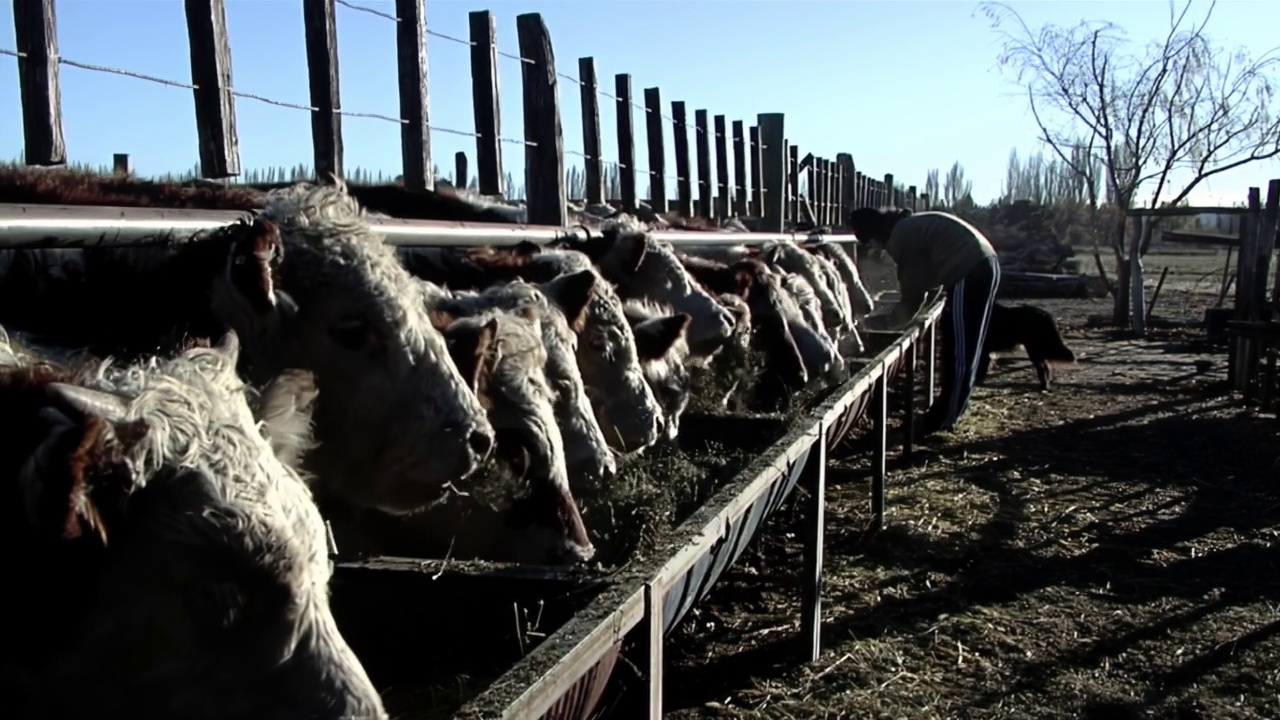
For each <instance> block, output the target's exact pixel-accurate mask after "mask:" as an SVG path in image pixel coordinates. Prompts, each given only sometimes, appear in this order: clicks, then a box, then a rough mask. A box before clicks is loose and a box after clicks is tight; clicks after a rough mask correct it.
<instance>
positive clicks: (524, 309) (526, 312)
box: [515, 305, 538, 323]
mask: <svg viewBox="0 0 1280 720" xmlns="http://www.w3.org/2000/svg"><path fill="white" fill-rule="evenodd" d="M515 316H516V317H518V318H521V319H523V320H527V321H529V322H531V323H533V322H537V321H538V308H537V307H536V306H534V305H522V306H521V307H520V309H518V310H516V311H515Z"/></svg>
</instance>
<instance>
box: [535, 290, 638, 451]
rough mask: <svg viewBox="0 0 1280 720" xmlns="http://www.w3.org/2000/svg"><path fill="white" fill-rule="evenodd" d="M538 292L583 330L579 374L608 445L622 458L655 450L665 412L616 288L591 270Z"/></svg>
mask: <svg viewBox="0 0 1280 720" xmlns="http://www.w3.org/2000/svg"><path fill="white" fill-rule="evenodd" d="M538 288H539V290H541V291H542V293H543V294H544V295H546V296H547V298H548V299H549V300H550V301H551V302H552V304H553V305H555V306H556V307H558V308H560V309H561V310H562V311H564V312H565V313H566V319H568V320H569V321H570V323H571V325H576V326H577V327H579V328H580V331H579V335H578V348H577V358H578V369H579V370H580V371H581V373H582V382H583V384H584V385H585V386H586V391H587V395H588V396H589V397H590V399H591V406H592V408H593V409H594V411H595V415H596V421H597V422H598V423H599V425H600V428H601V430H603V431H604V435H605V438H606V439H607V440H608V442H609V445H610V446H611V447H613V448H614V449H616V450H618V451H620V452H634V451H638V450H642V449H644V448H646V447H648V446H650V445H652V444H653V443H654V442H655V441H656V440H657V439H658V436H659V435H660V434H661V432H662V423H663V417H662V408H661V407H660V406H659V404H658V401H657V400H656V399H655V398H654V396H653V391H652V390H651V389H650V388H649V385H648V384H647V383H646V382H645V380H644V374H643V371H642V370H641V365H640V359H639V357H638V356H637V354H636V343H635V336H634V335H633V334H632V332H631V326H630V325H628V324H627V320H626V316H625V313H624V311H623V307H622V301H621V300H620V299H619V298H618V295H617V294H616V293H615V292H614V290H613V287H612V286H611V285H610V284H609V283H608V282H605V281H604V279H603V278H601V277H600V276H599V275H597V274H596V272H595V270H593V269H591V268H590V267H588V268H586V269H582V270H579V271H577V272H575V273H572V274H566V275H561V276H559V277H557V278H555V279H553V280H550V281H548V282H545V283H542V284H541V285H539V286H538ZM587 288H589V292H590V295H589V300H588V303H587V307H586V312H585V313H580V311H578V310H577V308H578V307H579V305H578V299H579V298H580V293H581V292H582V291H583V290H585V289H587Z"/></svg>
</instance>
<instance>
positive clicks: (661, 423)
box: [653, 415, 667, 438]
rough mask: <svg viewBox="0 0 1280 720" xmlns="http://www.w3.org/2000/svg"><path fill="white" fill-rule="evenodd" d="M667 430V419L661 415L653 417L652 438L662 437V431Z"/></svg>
mask: <svg viewBox="0 0 1280 720" xmlns="http://www.w3.org/2000/svg"><path fill="white" fill-rule="evenodd" d="M666 428H667V419H666V418H665V417H663V416H662V415H654V416H653V436H654V437H655V438H660V437H662V431H663V430H665V429H666Z"/></svg>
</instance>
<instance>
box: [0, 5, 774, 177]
mask: <svg viewBox="0 0 1280 720" xmlns="http://www.w3.org/2000/svg"><path fill="white" fill-rule="evenodd" d="M334 1H335V3H337V4H338V5H341V6H344V7H346V8H349V9H351V10H354V11H356V12H363V13H366V14H369V15H373V16H376V17H379V18H383V19H386V20H390V21H392V22H400V18H399V17H397V16H395V15H393V14H391V13H386V12H383V11H381V10H377V9H375V8H371V7H367V6H364V5H360V4H358V3H354V2H351V0H334ZM425 31H426V33H427V35H430V36H431V37H437V38H440V39H442V40H447V41H449V42H454V43H457V44H459V45H466V46H467V47H474V46H475V45H476V43H474V42H472V41H470V40H466V39H463V38H459V37H454V36H452V35H448V34H446V33H442V32H438V31H435V30H432V29H430V28H426V29H425ZM491 46H492V45H491ZM493 49H494V51H495V54H497V55H500V56H502V57H504V58H508V59H512V60H516V61H518V62H521V63H525V64H530V65H532V64H535V63H534V61H533V60H530V59H529V58H525V57H521V56H520V55H516V54H512V53H508V52H505V51H503V50H500V49H498V48H497V47H493ZM0 55H8V56H10V57H13V58H25V57H27V54H26V53H24V52H19V51H17V50H10V49H8V48H0ZM51 59H52V60H54V61H55V62H57V63H58V64H59V65H67V66H70V67H74V68H79V69H81V70H89V71H92V72H101V73H106V74H110V75H119V76H122V77H130V78H134V79H137V80H145V81H147V82H153V83H157V84H159V85H165V86H168V87H175V88H181V89H185V90H198V89H199V85H195V84H192V83H187V82H181V81H177V80H170V79H168V78H162V77H158V76H155V75H149V74H146V73H140V72H136V71H133V70H126V69H124V68H117V67H111V66H108V65H100V64H96V63H89V62H84V61H80V60H74V59H72V58H68V57H65V56H63V55H61V54H59V55H56V56H53V57H52V58H51ZM556 76H557V77H559V78H562V79H564V80H568V81H570V82H572V83H573V84H575V85H577V86H579V87H586V85H585V83H583V82H582V81H581V80H579V79H578V78H575V77H573V76H571V75H567V74H565V73H563V72H560V71H558V70H557V71H556ZM588 89H589V90H591V91H592V92H594V93H595V94H596V95H599V96H602V97H605V98H608V99H610V100H612V101H614V102H615V103H621V102H622V99H621V98H619V97H617V96H615V95H613V94H611V93H608V92H605V91H603V90H600V89H599V87H598V86H597V87H592V88H588ZM227 92H229V93H230V94H231V95H232V96H234V97H239V98H245V99H248V100H256V101H258V102H261V103H265V104H267V105H273V106H275V107H283V108H289V109H292V110H302V111H305V112H320V109H319V108H317V107H315V106H313V105H309V104H306V105H304V104H301V103H293V102H288V101H285V100H276V99H273V98H268V97H264V96H262V95H258V94H256V93H250V92H245V91H243V90H236V89H234V88H227ZM629 105H630V106H631V107H633V108H638V109H640V110H643V111H645V112H646V113H651V112H653V111H652V110H650V109H649V108H647V107H645V106H643V105H641V104H639V103H636V102H635V101H631V102H630V103H629ZM333 112H334V114H336V115H340V116H344V117H354V118H368V119H373V120H382V121H384V122H390V123H395V124H398V125H404V124H407V123H408V122H409V121H408V120H406V119H404V118H400V117H395V116H391V115H384V114H382V113H374V112H358V111H354V110H342V109H339V108H335V109H334V110H333ZM658 117H660V118H662V119H663V120H666V121H668V122H671V123H673V124H674V123H675V118H673V117H670V116H668V115H664V114H662V113H661V112H660V111H659V112H658ZM684 125H685V127H686V129H687V128H688V127H690V126H689V125H688V123H687V122H686V123H685V124H684ZM426 127H427V129H428V130H431V131H433V132H439V133H443V134H446V135H456V136H460V137H470V138H476V139H484V138H485V136H484V135H482V134H480V133H477V132H475V131H467V130H456V129H454V128H447V127H443V126H439V125H431V124H427V126H426ZM692 127H693V129H694V132H695V133H698V132H702V129H701V128H699V127H697V126H696V125H694V126H692ZM706 134H708V135H710V136H712V137H715V138H720V137H722V135H721V134H720V133H716V132H714V131H712V130H707V131H706ZM496 139H497V141H498V142H500V143H508V144H511V145H522V146H525V147H538V143H536V142H531V141H528V140H523V139H519V138H508V137H502V136H497V137H496ZM725 139H726V140H728V138H727V137H725ZM768 147H769V146H767V145H763V144H760V145H759V148H760V149H761V150H766V149H768ZM564 152H565V153H566V154H569V155H574V156H577V157H581V158H583V159H585V160H599V161H600V162H604V163H609V164H610V165H611V166H613V167H616V168H619V169H622V170H628V169H630V170H632V171H633V172H637V173H644V174H646V175H649V176H650V177H652V176H653V173H652V172H651V171H649V170H648V169H646V168H639V167H629V166H628V165H626V164H625V163H622V162H619V161H616V160H610V159H608V158H604V157H599V158H596V157H592V156H591V155H588V154H586V153H585V152H580V151H577V150H569V149H566V150H564ZM660 177H662V178H663V179H664V180H674V181H676V182H690V183H693V182H696V180H695V178H693V177H689V178H683V177H680V176H679V175H666V174H663V175H661V176H660ZM712 184H716V183H715V182H712ZM747 189H748V190H750V188H747ZM761 191H762V192H768V190H767V189H766V188H761Z"/></svg>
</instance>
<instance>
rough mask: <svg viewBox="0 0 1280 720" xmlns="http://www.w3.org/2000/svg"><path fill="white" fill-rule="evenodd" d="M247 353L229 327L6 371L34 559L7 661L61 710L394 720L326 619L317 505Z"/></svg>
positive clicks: (16, 524) (12, 465)
mask: <svg viewBox="0 0 1280 720" xmlns="http://www.w3.org/2000/svg"><path fill="white" fill-rule="evenodd" d="M236 355H237V348H236V341H235V337H234V335H231V336H228V338H227V339H226V340H224V341H223V342H222V343H221V344H220V345H219V346H217V347H214V348H192V349H190V350H187V351H186V352H184V353H182V354H181V355H180V356H178V357H176V358H172V359H168V360H163V361H160V362H158V363H154V364H146V365H135V366H131V367H126V368H120V369H113V368H105V369H102V370H99V371H98V372H97V373H96V375H95V376H94V377H89V378H87V379H86V378H84V377H81V376H76V375H71V374H68V373H59V372H57V371H53V370H50V369H49V366H47V365H45V366H38V365H37V366H26V367H20V368H16V369H15V368H11V369H8V370H5V371H0V407H2V408H3V409H2V410H0V423H3V424H4V425H5V427H4V428H3V431H4V432H5V433H6V438H11V439H13V440H15V442H13V443H11V444H7V446H6V448H5V450H3V451H0V463H3V464H4V466H5V467H4V468H0V472H4V473H5V476H6V477H9V478H16V482H17V487H16V488H15V489H16V490H17V492H18V494H19V500H20V501H19V502H15V503H10V507H11V508H19V509H20V510H19V512H18V513H16V515H17V516H11V517H9V518H7V520H8V521H9V522H7V523H6V530H5V532H7V533H11V534H21V535H23V536H24V541H23V542H22V543H21V545H20V546H21V547H23V548H24V549H25V550H24V555H25V556H26V559H25V561H24V563H23V564H22V565H21V566H20V575H22V576H26V577H22V576H20V577H18V578H15V581H16V582H19V583H21V586H22V587H23V588H25V592H24V593H22V594H20V596H16V599H17V600H18V601H20V602H21V603H22V604H23V607H22V608H19V609H15V610H13V611H14V612H20V613H21V614H20V615H19V616H18V617H21V623H20V624H17V623H9V624H7V625H9V629H8V630H6V631H5V632H6V633H7V634H8V635H9V637H7V638H5V640H6V641H7V642H5V644H4V645H5V649H6V652H7V653H11V655H10V656H9V658H7V659H6V661H5V662H6V664H8V663H11V662H12V663H16V664H19V665H20V666H22V669H23V670H24V671H25V672H26V674H27V675H28V677H30V678H31V679H32V680H33V682H32V683H31V687H32V688H33V692H34V695H35V697H33V698H32V701H33V703H34V704H35V705H36V706H38V707H41V708H42V710H44V711H46V712H48V713H49V714H50V716H54V717H80V716H87V715H91V714H102V715H106V716H113V717H115V716H118V717H126V716H127V717H139V718H157V719H158V718H162V717H193V718H215V717H231V716H236V717H280V718H298V719H299V720H301V718H304V717H306V718H315V717H323V718H331V719H333V720H337V718H339V717H350V716H352V715H359V716H361V717H372V718H380V717H385V713H384V711H383V710H382V705H381V701H380V700H379V698H378V695H377V693H376V691H375V690H374V688H373V686H372V684H371V683H370V682H369V679H368V677H367V675H366V674H365V672H364V670H363V668H362V667H361V665H360V663H359V661H358V660H357V659H356V657H355V655H354V654H353V653H352V652H351V650H350V648H349V647H348V646H347V645H346V643H345V641H344V640H343V638H342V636H341V634H340V633H339V631H338V629H337V626H336V624H335V623H334V619H333V616H332V614H331V612H330V610H329V605H328V597H327V589H326V587H327V584H328V579H329V573H330V566H329V562H328V559H327V555H326V553H325V533H324V524H323V521H322V520H321V519H320V514H319V511H318V510H317V509H316V506H315V504H314V502H313V501H312V499H311V495H310V493H309V491H308V489H307V487H306V485H305V484H304V483H303V481H302V480H301V478H299V476H298V475H297V474H296V473H295V472H293V471H292V470H291V469H290V468H289V467H288V466H286V465H285V464H284V463H282V462H281V461H280V460H278V459H277V458H275V457H274V456H273V455H272V453H271V450H270V446H269V444H268V440H267V438H266V437H264V436H263V434H261V433H260V431H259V428H258V427H257V424H256V422H255V420H254V418H253V416H252V413H251V411H250V407H249V405H248V402H247V399H246V397H245V394H244V391H243V390H242V385H241V383H240V381H239V380H238V378H237V377H236V373H235V364H236ZM289 392H290V391H289V390H287V389H286V387H285V386H283V385H282V386H280V387H278V388H277V389H276V390H275V391H274V393H273V396H272V399H271V402H272V403H273V404H275V405H276V406H279V405H281V404H284V403H285V402H286V399H287V398H286V396H287V395H288V394H289ZM289 402H292V403H293V404H294V405H296V406H298V407H303V406H305V398H302V397H295V398H293V399H292V400H290V401H289ZM15 431H16V432H15ZM272 431H273V428H271V427H270V426H269V427H268V428H267V429H266V432H267V433H270V432H272ZM11 515H14V513H11ZM69 687H74V688H75V692H67V688H69Z"/></svg>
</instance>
